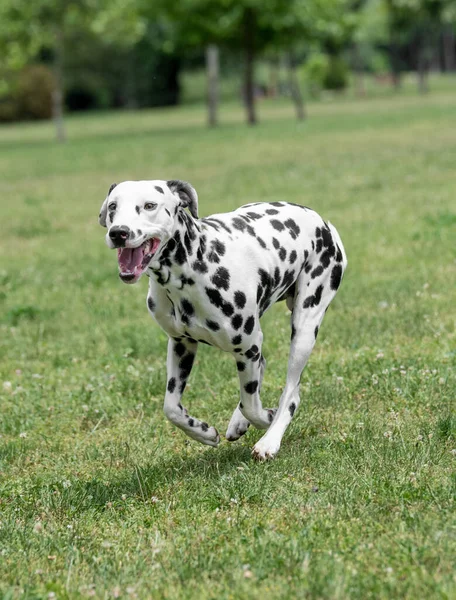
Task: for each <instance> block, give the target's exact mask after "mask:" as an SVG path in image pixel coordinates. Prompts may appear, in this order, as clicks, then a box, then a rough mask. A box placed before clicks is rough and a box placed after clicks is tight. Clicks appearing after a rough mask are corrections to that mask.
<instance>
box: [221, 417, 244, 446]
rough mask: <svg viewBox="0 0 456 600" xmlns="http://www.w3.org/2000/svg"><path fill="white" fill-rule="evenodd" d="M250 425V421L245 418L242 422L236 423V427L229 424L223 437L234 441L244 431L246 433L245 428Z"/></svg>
mask: <svg viewBox="0 0 456 600" xmlns="http://www.w3.org/2000/svg"><path fill="white" fill-rule="evenodd" d="M249 427H250V423H249V422H248V421H247V419H244V420H243V422H242V423H238V424H237V425H236V427H231V425H230V426H229V427H228V429H227V430H226V434H225V437H226V439H227V441H228V442H235V441H236V440H238V439H239V438H240V437H242V436H243V435H244V434H245V433H247V429H248V428H249Z"/></svg>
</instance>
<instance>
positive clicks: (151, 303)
mask: <svg viewBox="0 0 456 600" xmlns="http://www.w3.org/2000/svg"><path fill="white" fill-rule="evenodd" d="M147 306H148V307H149V310H150V312H154V310H155V308H156V307H155V302H154V300H153V298H152V296H147Z"/></svg>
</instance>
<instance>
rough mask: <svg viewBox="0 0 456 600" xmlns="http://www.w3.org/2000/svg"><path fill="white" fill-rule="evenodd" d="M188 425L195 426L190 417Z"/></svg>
mask: <svg viewBox="0 0 456 600" xmlns="http://www.w3.org/2000/svg"><path fill="white" fill-rule="evenodd" d="M188 424H189V425H190V427H193V426H194V425H195V421H194V420H193V419H192V418H191V417H190V419H189V420H188Z"/></svg>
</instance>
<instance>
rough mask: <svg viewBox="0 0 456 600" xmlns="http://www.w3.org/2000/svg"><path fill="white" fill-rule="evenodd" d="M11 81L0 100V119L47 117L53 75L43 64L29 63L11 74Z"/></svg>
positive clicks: (49, 107) (48, 116)
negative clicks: (6, 91)
mask: <svg viewBox="0 0 456 600" xmlns="http://www.w3.org/2000/svg"><path fill="white" fill-rule="evenodd" d="M10 80H11V81H12V82H13V83H12V84H10V85H9V87H8V90H9V91H8V93H7V94H6V95H4V96H3V98H2V99H1V100H0V121H20V120H24V119H27V120H28V119H32V120H33V119H49V118H50V117H51V114H52V92H53V90H54V86H55V83H54V77H53V75H52V72H51V71H50V70H49V69H48V68H47V67H46V66H45V65H39V64H36V65H29V66H28V67H25V68H24V69H22V71H20V72H19V73H15V74H11V75H10Z"/></svg>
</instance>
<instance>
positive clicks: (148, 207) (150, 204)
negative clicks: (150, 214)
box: [144, 202, 157, 210]
mask: <svg viewBox="0 0 456 600" xmlns="http://www.w3.org/2000/svg"><path fill="white" fill-rule="evenodd" d="M154 208H157V205H156V204H155V202H146V203H145V204H144V210H154Z"/></svg>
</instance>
